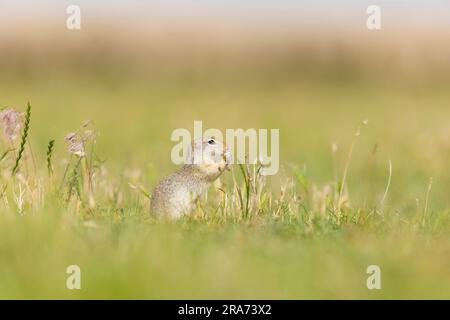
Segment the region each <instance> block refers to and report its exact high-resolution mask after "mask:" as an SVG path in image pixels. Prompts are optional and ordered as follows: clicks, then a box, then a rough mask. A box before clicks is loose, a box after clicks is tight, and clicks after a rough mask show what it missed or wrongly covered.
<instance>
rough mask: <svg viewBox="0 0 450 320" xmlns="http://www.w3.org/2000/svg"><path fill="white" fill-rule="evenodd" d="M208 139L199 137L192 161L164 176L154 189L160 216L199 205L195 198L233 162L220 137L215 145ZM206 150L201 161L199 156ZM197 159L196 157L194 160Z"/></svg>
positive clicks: (156, 211) (155, 210) (178, 213)
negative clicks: (201, 139)
mask: <svg viewBox="0 0 450 320" xmlns="http://www.w3.org/2000/svg"><path fill="white" fill-rule="evenodd" d="M209 140H210V139H208V140H204V141H195V142H194V144H193V146H192V154H191V155H190V157H191V158H190V159H189V160H190V161H188V162H190V163H188V164H185V165H183V166H182V167H181V168H180V169H179V170H178V171H176V172H175V173H172V174H170V175H168V176H166V177H164V178H162V179H161V180H160V181H159V182H158V183H157V184H156V186H155V188H154V189H153V192H152V198H151V209H152V213H153V214H155V215H156V216H163V217H169V218H179V217H181V216H183V215H184V214H189V213H191V212H192V210H193V209H194V208H195V201H196V200H197V199H198V198H199V197H200V196H201V195H203V194H205V193H206V192H207V190H208V187H209V186H210V185H211V183H212V182H214V181H215V180H216V179H217V178H218V177H219V176H220V175H221V174H222V172H223V171H225V169H226V168H227V167H228V166H229V163H230V160H231V156H230V153H229V150H228V149H227V148H226V147H225V146H224V145H223V144H222V143H221V142H219V141H216V140H214V141H215V143H214V145H210V144H208V141H209ZM199 150H202V152H203V157H202V158H201V161H198V159H197V158H196V156H198V155H199V153H200V151H199ZM194 160H195V161H194Z"/></svg>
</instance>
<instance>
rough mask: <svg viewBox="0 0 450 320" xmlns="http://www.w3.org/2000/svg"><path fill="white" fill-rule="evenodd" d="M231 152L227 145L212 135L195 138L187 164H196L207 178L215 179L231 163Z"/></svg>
mask: <svg viewBox="0 0 450 320" xmlns="http://www.w3.org/2000/svg"><path fill="white" fill-rule="evenodd" d="M231 160H232V158H231V152H230V150H229V149H228V148H227V146H226V145H225V144H224V143H222V142H221V141H218V140H216V139H214V137H211V138H209V139H204V140H200V139H198V140H194V141H193V143H192V145H191V147H190V148H189V149H188V154H187V157H186V165H189V166H194V167H195V168H196V169H198V170H199V171H200V172H201V173H202V174H203V175H204V176H205V177H206V178H207V179H209V180H215V179H216V178H218V177H219V176H220V175H221V174H222V172H223V171H225V170H226V169H228V168H229V165H230V164H231Z"/></svg>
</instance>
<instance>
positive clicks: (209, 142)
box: [208, 139, 216, 144]
mask: <svg viewBox="0 0 450 320" xmlns="http://www.w3.org/2000/svg"><path fill="white" fill-rule="evenodd" d="M215 143H216V142H215V141H214V139H209V140H208V144H215Z"/></svg>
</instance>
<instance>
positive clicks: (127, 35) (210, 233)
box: [0, 11, 450, 299]
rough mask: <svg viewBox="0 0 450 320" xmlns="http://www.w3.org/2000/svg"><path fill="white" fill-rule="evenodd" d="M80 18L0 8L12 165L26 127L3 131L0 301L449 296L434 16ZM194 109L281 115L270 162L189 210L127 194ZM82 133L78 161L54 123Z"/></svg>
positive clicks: (164, 169) (446, 141)
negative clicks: (375, 19)
mask: <svg viewBox="0 0 450 320" xmlns="http://www.w3.org/2000/svg"><path fill="white" fill-rule="evenodd" d="M63 12H64V11H63ZM363 12H364V11H363ZM86 16H87V19H86V20H83V21H84V22H83V27H82V29H81V30H80V31H73V32H72V31H68V30H66V29H64V25H63V23H62V22H55V21H53V20H52V19H49V20H48V21H45V19H43V20H39V19H38V20H36V21H35V20H33V19H28V18H30V17H26V18H25V19H19V20H17V22H16V23H15V24H14V23H12V22H11V21H9V20H8V21H7V22H5V21H4V20H2V28H0V30H1V31H0V70H1V76H0V88H1V91H0V92H1V95H0V103H1V106H2V107H3V106H5V107H6V106H9V107H11V108H14V109H15V110H18V111H21V112H24V111H25V110H26V103H27V101H30V102H31V106H32V109H31V121H30V127H29V132H28V138H27V142H26V144H25V145H24V153H23V158H22V159H21V160H20V167H19V168H18V171H17V173H15V172H14V170H13V169H14V166H15V163H16V161H17V156H18V152H19V150H20V148H21V146H20V142H21V139H22V133H23V131H22V130H21V131H20V132H19V134H18V136H17V138H16V139H15V140H13V141H11V139H8V137H6V136H2V142H3V143H2V149H1V150H0V154H3V155H4V157H2V158H1V161H0V170H1V172H2V175H1V180H0V183H1V186H2V195H1V201H0V208H1V209H0V298H6V299H11V298H26V299H33V298H162V299H167V298H255V299H256V298H287V299H297V298H329V299H335V298H359V299H362V298H369V299H370V298H447V299H448V298H450V275H449V273H448V268H449V266H450V238H449V231H450V219H449V213H450V210H449V209H450V207H449V201H448V195H449V194H448V193H449V190H450V175H449V171H448V163H449V160H450V157H449V156H450V109H449V101H450V90H449V85H450V43H449V41H448V37H449V29H448V26H447V27H445V26H444V27H442V26H441V27H433V26H434V25H427V26H424V25H422V24H416V25H414V24H410V25H402V26H403V28H400V27H398V26H397V25H395V23H393V22H392V21H390V20H388V23H387V24H385V25H383V29H382V30H381V31H379V32H370V31H368V30H366V29H365V25H364V23H363V22H361V23H359V24H358V23H356V21H357V20H355V24H352V23H353V20H352V21H350V22H349V25H343V24H342V25H340V28H334V27H333V26H330V25H329V26H328V27H327V26H326V25H325V26H322V28H313V27H308V26H303V27H301V28H297V27H296V26H293V25H288V24H287V25H283V26H282V27H281V26H279V28H277V27H274V24H269V23H268V24H264V23H263V24H261V25H259V24H258V25H257V26H256V25H253V24H249V25H241V24H239V23H227V24H225V23H223V24H222V22H223V21H221V22H220V23H217V22H216V23H214V21H210V20H208V21H206V20H205V21H203V20H202V21H196V22H195V23H193V22H191V23H190V24H186V25H185V24H183V23H182V22H180V21H178V24H177V23H173V24H172V23H167V24H164V23H160V22H161V21H159V22H158V23H157V22H153V21H152V22H146V23H142V24H139V23H137V25H136V24H133V23H131V22H130V21H124V20H119V22H118V25H112V24H110V23H109V22H108V19H106V18H104V17H102V16H98V17H97V18H98V19H95V18H96V17H94V16H93V15H90V14H89V12H88V13H86ZM211 20H213V19H211ZM44 21H45V22H44ZM116 21H117V20H116ZM363 21H364V20H363ZM8 23H9V24H8ZM58 23H59V24H58ZM366 118H368V119H369V122H368V124H367V125H365V126H362V127H361V132H360V135H359V136H358V137H355V131H356V128H357V127H358V126H359V125H360V124H361V121H362V120H363V119H366ZM86 120H90V121H88V122H85V121H86ZM194 120H202V121H203V122H204V124H205V126H206V127H210V128H212V127H214V128H220V129H226V128H244V129H247V128H269V129H270V128H278V129H280V139H281V140H280V152H281V154H280V161H281V165H282V168H281V170H280V173H279V174H278V175H276V176H273V177H270V178H267V179H265V180H264V181H262V179H261V180H258V179H259V178H258V177H256V176H254V177H253V178H254V180H248V178H249V177H252V172H253V171H252V168H249V169H248V170H249V171H248V172H247V175H245V176H243V175H242V174H241V171H240V170H239V168H234V169H233V172H232V173H230V174H228V175H224V177H223V179H222V186H221V191H220V190H218V189H217V188H212V189H211V192H210V197H209V199H208V203H205V204H204V208H203V210H200V211H199V212H196V213H195V214H194V215H193V216H192V217H186V218H183V219H181V220H180V221H176V222H162V221H156V220H155V219H153V218H152V217H151V216H150V214H149V201H148V198H147V197H146V195H145V194H143V193H142V192H141V191H140V190H144V191H145V192H146V193H148V192H150V190H151V188H152V187H153V186H154V184H155V182H156V181H157V179H159V178H161V177H162V176H163V175H165V174H168V173H170V172H172V171H173V170H175V166H174V165H172V163H171V162H170V150H171V148H172V146H173V145H172V142H171V141H170V133H171V132H172V131H173V130H174V129H176V128H187V129H189V130H192V129H193V128H192V125H193V122H194ZM83 123H84V125H82V124H83ZM21 128H22V129H23V126H22V127H21ZM88 130H89V132H90V133H95V136H91V137H94V138H92V139H91V138H90V140H89V141H90V142H89V143H91V144H92V148H91V147H90V148H87V149H86V152H87V155H86V157H85V158H83V159H82V160H79V161H78V158H77V155H72V156H71V155H70V154H69V153H68V152H67V149H66V145H65V137H67V134H69V133H71V132H78V134H85V133H86V131H88ZM51 140H54V146H53V147H52V150H51V152H50V154H51V159H50V161H51V163H50V167H49V165H48V164H49V155H48V145H49V141H51ZM91 144H90V146H91ZM352 144H353V147H354V148H353V152H352V153H351V156H349V154H350V152H349V150H350V148H351V145H352ZM8 150H9V151H8ZM77 161H78V162H77ZM345 168H347V169H345ZM344 172H346V173H347V174H346V177H345V178H344ZM233 175H234V177H235V179H233ZM249 183H250V184H251V183H255V188H254V189H252V190H253V191H251V192H249V194H248V197H249V202H248V203H249V205H248V207H246V208H244V206H243V203H244V202H245V199H244V200H243V201H241V202H239V199H238V198H239V192H240V193H241V194H240V195H241V196H244V197H245V192H244V190H245V189H246V187H247V188H249ZM256 183H257V185H256ZM336 207H339V208H340V209H339V210H336ZM70 265H77V266H79V267H80V270H81V289H80V290H69V289H67V287H66V280H67V277H68V274H66V270H67V267H68V266H70ZM369 265H378V266H379V267H380V270H381V289H380V290H369V289H368V288H367V286H366V280H367V278H368V276H369V275H368V274H367V272H366V271H367V267H368V266H369Z"/></svg>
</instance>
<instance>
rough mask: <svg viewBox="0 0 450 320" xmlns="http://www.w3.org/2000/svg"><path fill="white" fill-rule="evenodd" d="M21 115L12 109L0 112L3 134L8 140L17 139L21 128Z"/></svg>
mask: <svg viewBox="0 0 450 320" xmlns="http://www.w3.org/2000/svg"><path fill="white" fill-rule="evenodd" d="M21 118H22V113H21V112H18V111H15V110H14V109H12V108H6V109H3V110H2V111H1V112H0V121H1V125H2V127H3V133H4V134H5V136H6V137H7V138H8V139H9V140H10V141H13V140H15V139H16V138H17V135H18V134H19V131H20V129H21V128H22V121H21V120H22V119H21Z"/></svg>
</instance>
